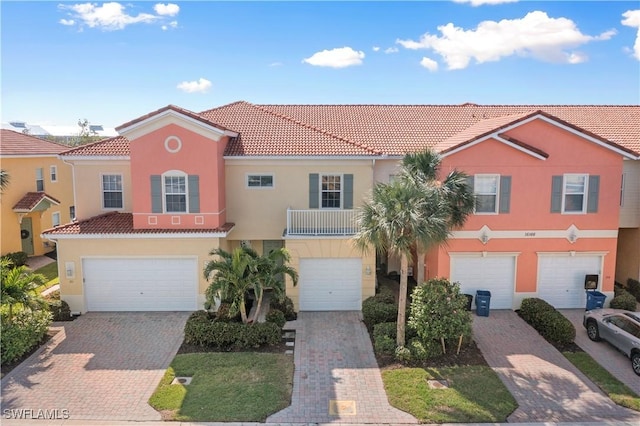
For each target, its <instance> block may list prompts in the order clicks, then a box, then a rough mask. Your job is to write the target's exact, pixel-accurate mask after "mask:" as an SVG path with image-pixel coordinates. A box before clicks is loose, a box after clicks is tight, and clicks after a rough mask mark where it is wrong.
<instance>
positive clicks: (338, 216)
mask: <svg viewBox="0 0 640 426" xmlns="http://www.w3.org/2000/svg"><path fill="white" fill-rule="evenodd" d="M356 232H358V226H357V224H356V210H319V209H316V210H292V209H287V230H286V235H287V236H347V235H353V234H355V233H356Z"/></svg>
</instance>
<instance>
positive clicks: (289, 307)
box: [269, 296, 298, 321]
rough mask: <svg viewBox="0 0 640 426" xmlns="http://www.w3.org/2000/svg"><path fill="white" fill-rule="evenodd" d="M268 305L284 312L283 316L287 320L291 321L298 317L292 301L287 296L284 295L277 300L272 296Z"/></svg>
mask: <svg viewBox="0 0 640 426" xmlns="http://www.w3.org/2000/svg"><path fill="white" fill-rule="evenodd" d="M269 307H270V308H271V309H277V310H279V311H281V312H282V313H284V318H285V319H286V320H287V321H293V320H295V319H296V318H297V317H298V316H297V314H296V311H295V309H294V308H293V301H292V300H291V299H290V298H289V297H287V296H285V297H284V298H283V299H282V300H278V299H277V298H275V297H274V298H272V299H271V301H270V302H269Z"/></svg>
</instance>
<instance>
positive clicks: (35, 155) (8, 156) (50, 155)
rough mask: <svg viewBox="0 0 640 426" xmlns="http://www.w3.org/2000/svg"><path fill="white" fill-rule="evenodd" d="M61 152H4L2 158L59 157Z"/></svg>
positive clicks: (0, 156)
mask: <svg viewBox="0 0 640 426" xmlns="http://www.w3.org/2000/svg"><path fill="white" fill-rule="evenodd" d="M59 155H60V154H10V155H7V154H3V155H0V158H58V156H59Z"/></svg>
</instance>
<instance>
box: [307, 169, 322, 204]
mask: <svg viewBox="0 0 640 426" xmlns="http://www.w3.org/2000/svg"><path fill="white" fill-rule="evenodd" d="M319 206H320V175H318V173H309V208H310V209H317V208H318V207H319Z"/></svg>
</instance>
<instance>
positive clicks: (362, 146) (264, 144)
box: [200, 102, 382, 156]
mask: <svg viewBox="0 0 640 426" xmlns="http://www.w3.org/2000/svg"><path fill="white" fill-rule="evenodd" d="M200 114H201V115H203V116H204V117H206V118H208V119H209V120H211V121H214V122H216V123H220V124H222V125H224V126H226V127H229V128H231V129H233V130H234V131H235V132H238V133H239V135H238V137H237V138H234V139H233V140H232V142H231V143H230V144H229V145H227V150H226V152H225V155H229V156H244V155H251V156H325V155H331V156H370V155H380V154H381V153H382V151H380V150H378V149H375V148H371V147H370V146H369V145H368V144H367V143H366V141H364V140H362V139H360V140H351V139H349V138H345V137H344V136H343V135H341V134H340V132H334V131H330V130H327V129H320V128H318V127H316V126H313V125H311V124H309V123H305V122H302V121H300V120H297V119H295V118H292V117H289V116H287V115H286V114H282V113H278V112H273V111H271V110H269V109H268V108H264V107H261V106H259V105H253V104H250V103H248V102H235V103H232V104H229V105H225V106H223V107H219V108H214V109H211V110H208V111H203V112H201V113H200ZM338 130H339V129H338Z"/></svg>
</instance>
